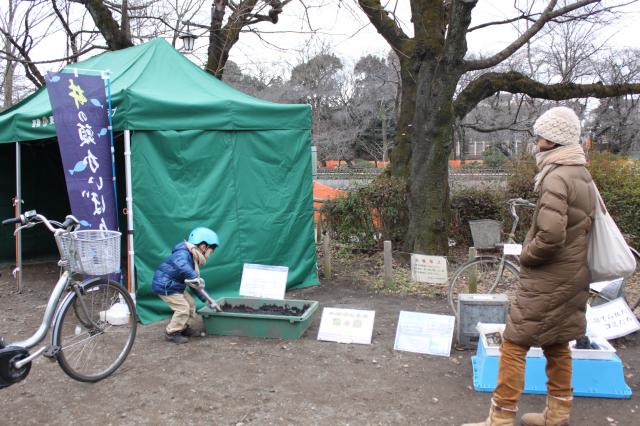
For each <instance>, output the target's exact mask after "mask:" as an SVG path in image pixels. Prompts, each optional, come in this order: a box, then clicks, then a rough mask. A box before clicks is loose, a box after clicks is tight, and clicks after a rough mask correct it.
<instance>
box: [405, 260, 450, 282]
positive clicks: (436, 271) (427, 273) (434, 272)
mask: <svg viewBox="0 0 640 426" xmlns="http://www.w3.org/2000/svg"><path fill="white" fill-rule="evenodd" d="M411 279H412V280H413V281H419V282H422V283H433V284H442V283H446V282H447V259H446V258H445V257H442V256H426V255H424V254H413V253H412V254H411Z"/></svg>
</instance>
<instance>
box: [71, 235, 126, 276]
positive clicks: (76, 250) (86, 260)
mask: <svg viewBox="0 0 640 426" xmlns="http://www.w3.org/2000/svg"><path fill="white" fill-rule="evenodd" d="M121 235H122V234H121V233H120V232H118V231H107V230H104V231H100V230H97V231H96V230H86V231H74V232H70V233H68V234H61V235H60V236H59V238H60V242H61V245H62V251H63V253H62V256H63V258H64V259H66V260H68V261H69V269H70V270H71V271H72V272H78V273H81V274H85V275H106V274H113V273H116V272H120V236H121Z"/></svg>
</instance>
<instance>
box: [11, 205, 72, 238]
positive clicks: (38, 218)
mask: <svg viewBox="0 0 640 426" xmlns="http://www.w3.org/2000/svg"><path fill="white" fill-rule="evenodd" d="M17 223H21V224H22V225H21V226H19V227H18V228H16V230H15V231H14V234H15V233H17V232H18V231H20V230H21V229H24V228H31V227H32V226H35V225H37V224H39V223H44V225H45V226H46V227H47V229H49V231H51V232H53V233H54V234H55V233H56V232H57V231H59V230H63V229H64V230H67V231H71V230H73V228H74V227H76V226H78V225H79V224H80V221H79V220H78V219H76V218H75V216H73V215H70V214H69V215H67V217H66V218H65V220H64V222H63V223H60V222H57V221H50V220H49V219H47V218H46V217H45V216H43V215H41V214H38V213H37V212H36V211H35V210H29V211H27V212H25V213H24V214H21V215H20V216H18V217H14V218H9V219H5V220H3V221H2V224H3V225H11V224H17Z"/></svg>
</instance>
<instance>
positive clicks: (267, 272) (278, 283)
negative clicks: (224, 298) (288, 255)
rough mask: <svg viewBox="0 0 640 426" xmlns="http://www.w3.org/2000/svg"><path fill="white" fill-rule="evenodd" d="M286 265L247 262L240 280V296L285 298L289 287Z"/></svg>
mask: <svg viewBox="0 0 640 426" xmlns="http://www.w3.org/2000/svg"><path fill="white" fill-rule="evenodd" d="M288 274H289V268H287V267H286V266H268V265H256V264H253V263H245V264H244V267H243V268H242V280H241V281H240V291H239V294H240V296H249V297H261V298H265V299H284V292H285V291H286V288H287V275H288Z"/></svg>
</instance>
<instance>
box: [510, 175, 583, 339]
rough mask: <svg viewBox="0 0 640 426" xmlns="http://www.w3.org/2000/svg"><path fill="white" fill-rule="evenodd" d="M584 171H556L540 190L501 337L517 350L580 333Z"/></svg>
mask: <svg viewBox="0 0 640 426" xmlns="http://www.w3.org/2000/svg"><path fill="white" fill-rule="evenodd" d="M591 182H592V179H591V175H590V174H589V172H588V171H587V169H586V168H585V167H584V166H567V165H559V166H557V167H556V168H555V169H553V170H551V171H550V172H549V173H548V174H547V175H546V176H545V177H544V180H543V181H542V183H541V186H540V197H539V199H538V204H537V206H536V210H535V213H534V221H533V224H532V225H531V229H529V232H528V234H527V237H526V238H525V241H524V244H523V248H522V254H521V256H520V263H521V271H520V287H519V288H518V291H517V294H516V299H515V301H514V303H513V305H512V306H511V312H510V314H509V320H508V322H507V327H506V329H505V333H504V337H505V338H506V339H508V340H510V341H512V342H514V343H517V344H520V345H523V346H546V345H552V344H556V343H566V342H569V341H571V340H574V339H577V338H579V337H581V336H583V335H584V333H585V331H586V318H585V311H586V303H587V298H588V296H589V281H590V273H589V269H588V266H587V245H588V234H589V231H590V230H591V224H592V223H593V218H594V214H595V192H594V191H593V188H592V185H591Z"/></svg>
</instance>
